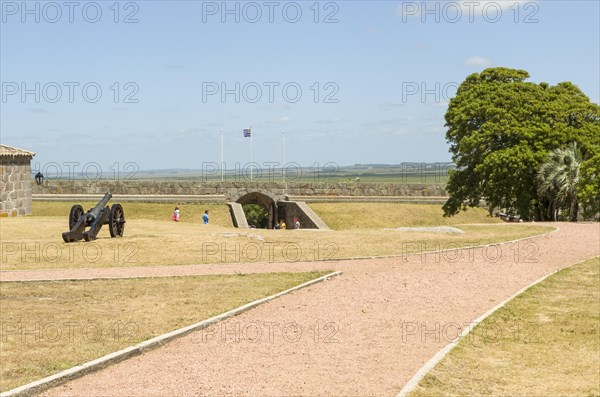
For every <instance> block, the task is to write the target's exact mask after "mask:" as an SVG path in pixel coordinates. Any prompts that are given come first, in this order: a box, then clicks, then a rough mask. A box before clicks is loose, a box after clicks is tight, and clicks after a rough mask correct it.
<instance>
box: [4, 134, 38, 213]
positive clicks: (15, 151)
mask: <svg viewBox="0 0 600 397" xmlns="http://www.w3.org/2000/svg"><path fill="white" fill-rule="evenodd" d="M33 156H35V153H33V152H29V151H27V150H23V149H19V148H15V147H12V146H6V145H0V216H1V217H8V216H23V215H31V190H32V182H33V181H32V177H31V159H32V158H33Z"/></svg>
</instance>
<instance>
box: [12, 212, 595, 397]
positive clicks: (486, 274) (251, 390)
mask: <svg viewBox="0 0 600 397" xmlns="http://www.w3.org/2000/svg"><path fill="white" fill-rule="evenodd" d="M553 226H556V224H554V225H553ZM558 226H559V227H560V230H559V231H558V232H555V233H551V234H548V235H545V236H542V237H538V238H533V239H527V240H523V241H520V242H515V243H505V244H501V245H494V246H491V247H487V248H486V247H482V248H472V249H464V250H460V251H451V252H442V253H437V254H427V255H413V256H407V257H404V258H403V257H398V258H388V259H376V260H357V261H339V262H327V263H322V262H320V263H319V262H314V263H310V264H308V265H307V264H294V263H284V264H267V265H259V264H250V265H231V266H229V265H219V266H218V269H219V272H220V273H223V270H224V269H227V272H235V271H238V270H239V269H242V270H243V271H244V272H249V271H282V270H291V271H298V270H300V269H299V268H302V267H303V268H302V269H301V270H312V269H324V268H327V269H332V270H343V271H344V274H343V275H342V276H341V277H337V278H335V279H333V280H330V281H327V282H323V283H320V284H317V285H315V286H312V287H309V288H306V289H303V290H300V291H297V292H294V293H292V294H290V295H286V296H284V297H281V298H279V299H277V300H275V301H272V302H270V303H268V304H265V305H262V306H260V307H258V308H255V309H253V310H251V311H249V312H246V313H244V314H242V315H240V316H237V317H235V318H232V319H229V320H227V321H224V322H222V323H219V324H216V325H214V326H212V327H209V328H207V329H205V330H202V331H198V332H195V333H192V334H190V335H188V336H186V337H184V338H181V339H178V340H176V341H174V342H172V343H169V344H168V345H166V346H164V347H162V348H160V349H157V350H153V351H151V352H148V353H146V354H143V355H141V356H138V357H135V358H132V359H130V360H127V361H124V362H122V363H119V364H117V365H114V366H112V367H109V368H107V369H105V370H103V371H100V372H97V373H94V374H90V375H88V376H85V377H83V378H80V379H77V380H75V381H72V382H70V383H67V384H65V385H63V386H60V387H57V388H55V389H52V390H49V391H48V392H46V393H45V394H44V395H47V396H165V395H172V396H184V395H185V396H191V395H210V396H227V395H237V396H324V395H327V396H384V395H386V396H394V395H396V394H397V393H398V391H399V390H400V389H401V388H402V386H403V385H404V384H405V383H406V382H407V381H408V380H409V379H410V377H411V376H412V375H413V374H414V373H415V372H416V371H417V370H418V369H419V368H420V367H421V366H422V365H423V364H424V363H425V362H426V361H427V360H428V359H429V358H431V356H433V355H434V354H435V353H436V352H437V351H438V350H439V349H441V348H442V347H443V346H444V345H446V344H447V343H448V342H450V341H451V340H452V339H454V337H455V336H456V335H457V334H458V333H460V331H461V327H462V326H464V325H465V324H466V323H469V322H471V321H472V320H473V319H475V318H477V317H478V316H480V315H481V314H483V313H484V312H486V311H487V310H489V309H490V308H492V307H493V306H495V305H496V304H497V303H499V302H500V301H502V300H504V299H506V298H507V297H509V296H510V295H512V294H513V293H514V292H516V291H518V290H519V289H520V288H522V287H524V286H526V285H528V284H529V283H531V282H533V281H535V280H537V279H538V278H540V277H542V276H544V275H547V274H549V273H551V272H554V271H556V270H558V269H560V268H564V267H567V266H570V265H572V264H575V263H577V262H579V261H581V260H584V259H588V258H591V257H594V256H598V255H600V224H597V223H596V224H560V225H558ZM200 268H202V269H203V270H202V271H201V270H200ZM234 269H238V270H234ZM109 270H110V271H112V272H114V274H113V276H114V275H119V276H122V277H125V276H132V275H133V276H135V275H142V274H143V275H146V276H150V275H155V273H156V274H161V275H165V274H166V273H165V272H166V270H165V269H163V268H144V269H132V268H128V269H106V271H109ZM214 270H215V269H214V268H212V267H206V266H202V267H185V268H170V271H171V274H206V273H210V272H212V271H214ZM55 272H57V271H52V273H53V274H58V273H55ZM70 272H75V273H71V276H72V277H75V276H77V275H79V276H81V275H82V274H79V273H76V272H77V271H70ZM84 272H88V271H87V270H86V271H84ZM102 272H105V270H102ZM137 272H142V273H137ZM179 272H181V273H179ZM12 273H19V274H21V275H22V276H23V275H28V274H29V275H32V274H34V272H12ZM12 273H11V272H6V273H3V278H2V279H3V280H6V279H7V277H6V276H7V274H12ZM36 273H39V272H36ZM97 274H98V275H100V273H97ZM102 274H103V275H104V276H109V274H108V273H102Z"/></svg>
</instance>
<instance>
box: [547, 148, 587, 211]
mask: <svg viewBox="0 0 600 397" xmlns="http://www.w3.org/2000/svg"><path fill="white" fill-rule="evenodd" d="M581 162H582V156H581V151H580V150H579V148H578V147H577V142H573V143H572V144H570V145H568V146H567V147H564V148H559V149H555V150H553V151H551V152H550V153H549V154H548V158H547V160H546V161H545V162H544V163H543V164H542V166H541V167H540V170H539V172H538V183H539V185H538V194H539V195H540V197H542V198H545V199H547V200H549V202H550V206H549V207H548V212H549V215H550V219H552V220H556V219H557V218H558V213H559V211H560V210H561V209H562V208H565V207H566V208H567V209H568V211H569V220H570V221H577V211H578V208H579V204H578V203H577V183H578V182H579V168H580V166H581Z"/></svg>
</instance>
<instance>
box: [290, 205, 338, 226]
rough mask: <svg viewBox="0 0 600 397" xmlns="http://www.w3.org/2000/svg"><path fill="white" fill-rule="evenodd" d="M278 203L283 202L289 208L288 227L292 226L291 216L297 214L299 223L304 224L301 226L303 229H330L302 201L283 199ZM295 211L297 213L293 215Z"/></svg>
mask: <svg viewBox="0 0 600 397" xmlns="http://www.w3.org/2000/svg"><path fill="white" fill-rule="evenodd" d="M280 204H284V205H286V206H288V208H290V209H291V211H288V213H289V215H288V218H290V217H291V218H292V219H291V221H292V222H289V223H288V225H290V226H288V227H289V228H290V229H291V228H293V217H294V216H298V215H299V216H298V218H299V219H300V223H301V224H302V223H304V226H301V227H302V228H304V229H308V228H311V229H321V230H330V229H329V226H327V224H326V223H325V222H324V221H323V220H322V219H321V218H320V217H319V215H317V213H316V212H315V211H313V209H312V208H310V207H309V206H308V204H306V203H305V202H304V201H284V202H281V203H280ZM295 213H299V214H298V215H294V214H295ZM288 221H289V220H288Z"/></svg>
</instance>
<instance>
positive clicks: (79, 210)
mask: <svg viewBox="0 0 600 397" xmlns="http://www.w3.org/2000/svg"><path fill="white" fill-rule="evenodd" d="M82 215H83V207H82V206H80V205H79V204H75V205H74V206H72V207H71V212H70V213H69V230H71V229H73V226H75V225H76V224H77V222H78V221H79V218H81V216H82Z"/></svg>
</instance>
